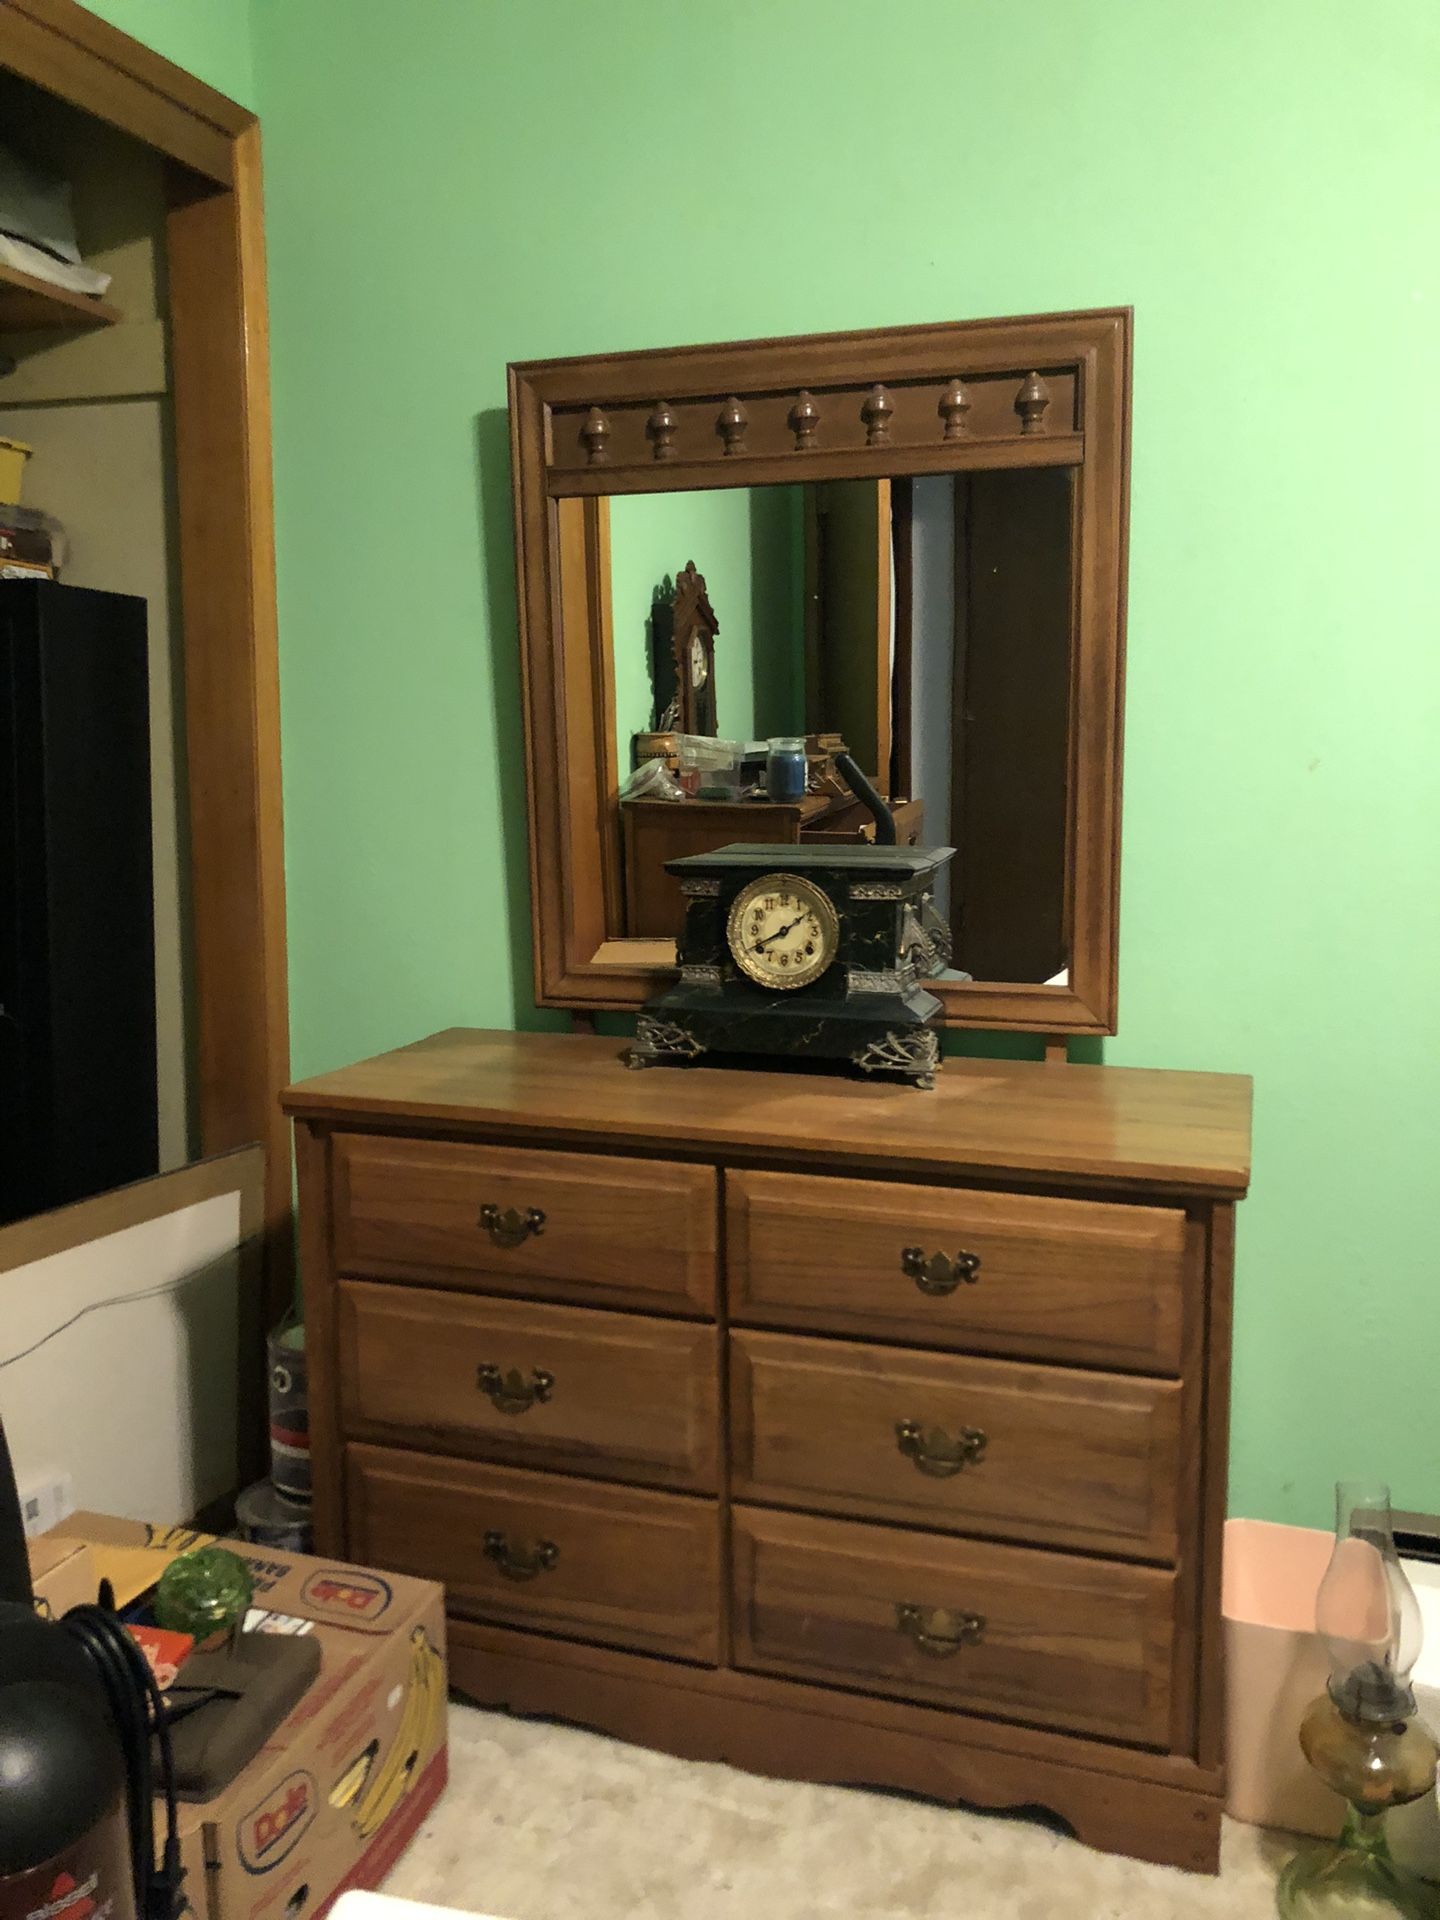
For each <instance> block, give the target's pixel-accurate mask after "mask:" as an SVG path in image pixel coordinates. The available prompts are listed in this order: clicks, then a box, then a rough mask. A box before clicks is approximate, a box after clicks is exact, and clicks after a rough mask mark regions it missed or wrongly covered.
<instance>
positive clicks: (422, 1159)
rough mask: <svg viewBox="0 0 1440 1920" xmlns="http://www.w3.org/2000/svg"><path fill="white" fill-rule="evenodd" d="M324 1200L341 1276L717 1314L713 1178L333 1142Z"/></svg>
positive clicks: (375, 1138) (442, 1148) (458, 1148)
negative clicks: (330, 1206)
mask: <svg viewBox="0 0 1440 1920" xmlns="http://www.w3.org/2000/svg"><path fill="white" fill-rule="evenodd" d="M333 1198H334V1208H335V1260H336V1265H337V1267H338V1268H339V1270H340V1272H341V1273H348V1274H357V1275H360V1276H366V1275H373V1276H375V1277H376V1278H379V1279H387V1280H422V1281H425V1280H429V1281H435V1282H438V1283H439V1284H441V1285H445V1286H478V1287H482V1288H483V1289H485V1291H487V1292H491V1293H511V1292H515V1293H524V1294H526V1295H538V1296H540V1297H542V1298H551V1299H556V1300H573V1301H575V1302H577V1303H578V1304H580V1305H582V1306H587V1305H593V1306H601V1307H603V1306H614V1307H638V1308H640V1309H642V1310H648V1311H651V1312H658V1313H678V1314H690V1315H697V1314H700V1315H703V1314H710V1313H713V1312H714V1308H715V1229H716V1211H717V1203H716V1176H715V1172H714V1169H713V1168H711V1167H686V1166H680V1165H677V1164H674V1163H672V1162H670V1161H666V1160H622V1159H618V1158H616V1157H614V1156H613V1155H609V1154H598V1153H597V1154H588V1153H539V1152H532V1151H531V1150H530V1149H529V1148H519V1147H486V1146H475V1145H472V1144H470V1143H468V1142H465V1141H447V1140H404V1139H390V1138H387V1137H385V1136H382V1135H371V1134H345V1133H342V1134H337V1135H336V1137H335V1145H334V1189H333Z"/></svg>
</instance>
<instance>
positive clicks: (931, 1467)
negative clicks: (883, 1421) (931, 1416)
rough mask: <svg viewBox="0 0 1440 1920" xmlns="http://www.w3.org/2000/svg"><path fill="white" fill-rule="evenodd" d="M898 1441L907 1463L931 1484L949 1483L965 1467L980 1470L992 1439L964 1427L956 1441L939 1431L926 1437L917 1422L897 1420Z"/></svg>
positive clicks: (973, 1428) (935, 1429) (927, 1434)
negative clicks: (928, 1478)
mask: <svg viewBox="0 0 1440 1920" xmlns="http://www.w3.org/2000/svg"><path fill="white" fill-rule="evenodd" d="M895 1440H896V1443H897V1445H898V1446H899V1448H900V1451H901V1453H903V1454H904V1456H905V1458H906V1459H907V1460H913V1461H914V1462H915V1465H916V1468H917V1469H918V1470H919V1471H920V1472H921V1473H928V1474H929V1475H930V1477H931V1479H932V1480H950V1479H953V1477H954V1476H955V1475H956V1474H957V1473H961V1472H963V1471H964V1469H965V1468H966V1467H978V1466H979V1464H980V1462H981V1461H982V1460H983V1459H984V1458H985V1449H986V1447H987V1446H989V1444H990V1441H989V1436H988V1435H986V1434H984V1433H982V1432H981V1431H980V1429H979V1427H961V1429H960V1431H959V1433H958V1434H957V1435H956V1436H955V1438H954V1439H953V1440H951V1439H948V1438H947V1437H946V1435H945V1434H943V1433H942V1432H941V1431H940V1429H939V1427H932V1428H931V1429H930V1431H929V1432H928V1433H926V1431H925V1429H924V1427H923V1426H922V1425H921V1424H920V1422H919V1421H918V1420H897V1421H896V1423H895Z"/></svg>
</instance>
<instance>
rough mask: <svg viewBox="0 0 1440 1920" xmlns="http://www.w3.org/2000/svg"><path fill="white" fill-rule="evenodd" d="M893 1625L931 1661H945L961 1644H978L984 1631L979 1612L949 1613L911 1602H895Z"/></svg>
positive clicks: (964, 1645) (982, 1619)
mask: <svg viewBox="0 0 1440 1920" xmlns="http://www.w3.org/2000/svg"><path fill="white" fill-rule="evenodd" d="M895 1624H896V1626H897V1627H898V1628H899V1629H900V1631H901V1633H903V1634H904V1635H905V1636H906V1638H907V1639H909V1640H913V1641H914V1643H915V1645H916V1646H917V1647H918V1648H919V1649H920V1651H921V1653H928V1654H929V1655H930V1656H931V1657H932V1658H933V1659H935V1660H948V1659H950V1658H951V1656H952V1655H953V1654H957V1653H959V1651H960V1649H961V1648H962V1647H973V1646H976V1645H978V1643H979V1641H980V1638H981V1635H982V1634H983V1633H984V1631H985V1616H984V1614H983V1613H951V1612H949V1611H948V1609H947V1608H945V1607H930V1608H926V1607H917V1606H916V1605H915V1604H914V1602H913V1601H908V1602H907V1601H904V1600H902V1601H899V1602H897V1603H896V1607H895Z"/></svg>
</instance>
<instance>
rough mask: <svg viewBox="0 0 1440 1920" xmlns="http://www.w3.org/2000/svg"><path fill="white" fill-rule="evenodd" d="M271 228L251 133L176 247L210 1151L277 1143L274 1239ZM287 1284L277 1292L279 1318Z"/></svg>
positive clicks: (282, 1030)
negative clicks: (230, 174)
mask: <svg viewBox="0 0 1440 1920" xmlns="http://www.w3.org/2000/svg"><path fill="white" fill-rule="evenodd" d="M261 218H262V215H261V200H260V136H259V129H258V128H257V127H253V126H252V127H250V128H248V129H247V130H246V131H245V132H244V133H243V134H241V135H240V137H239V139H238V140H237V141H236V143H235V184H234V187H233V188H232V189H231V190H230V191H228V192H224V193H207V194H205V195H203V196H201V197H199V198H193V197H182V198H181V199H179V200H178V201H177V203H176V204H175V205H174V206H173V207H172V209H171V213H170V217H169V222H168V229H167V244H168V255H169V278H170V310H171V325H172V334H173V346H172V354H173V367H174V406H175V455H176V470H177V479H178V493H179V534H180V588H181V601H182V608H183V633H184V648H185V712H186V738H187V748H188V756H189V767H190V780H189V791H190V847H191V887H192V899H193V914H194V960H195V988H196V1002H197V1009H198V1020H197V1028H198V1053H199V1060H198V1068H199V1072H198V1078H199V1085H200V1089H201V1115H200V1117H201V1137H202V1141H203V1144H204V1146H205V1147H206V1148H207V1150H211V1151H213V1150H215V1149H216V1148H219V1147H224V1146H230V1145H234V1144H236V1143H237V1142H238V1141H240V1140H242V1139H244V1140H249V1139H254V1138H256V1137H257V1136H258V1137H259V1138H260V1139H262V1140H264V1141H265V1143H266V1145H267V1147H268V1148H269V1150H270V1178H269V1191H268V1196H267V1211H268V1213H269V1216H270V1218H271V1219H272V1221H275V1222H276V1223H277V1224H278V1223H279V1222H280V1221H281V1220H282V1219H284V1218H288V1216H289V1212H290V1180H289V1169H288V1167H287V1164H286V1160H287V1156H286V1138H285V1127H284V1120H283V1116H282V1115H281V1112H280V1108H279V1098H278V1096H279V1093H280V1089H281V1088H282V1087H283V1086H284V1084H285V1082H286V1079H287V1078H288V1074H289V1045H290V1042H289V1019H288V1011H287V1003H286V992H287V983H286V967H285V894H284V884H285V883H284V871H285V869H284V841H283V825H282V819H281V789H280V719H279V709H280V693H279V663H278V653H277V636H276V620H275V551H274V510H273V503H272V492H271V470H270V431H269V370H268V359H267V352H266V349H267V344H268V325H267V318H266V303H265V275H264V241H263V235H262V230H261ZM288 1285H289V1283H288V1280H287V1279H286V1278H284V1277H279V1276H277V1281H276V1285H275V1287H274V1296H275V1297H274V1299H273V1301H272V1305H273V1306H274V1307H275V1308H276V1309H277V1310H280V1309H281V1308H283V1304H284V1296H285V1295H286V1294H287V1293H288Z"/></svg>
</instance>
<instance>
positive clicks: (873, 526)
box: [601, 467, 1073, 986]
mask: <svg viewBox="0 0 1440 1920" xmlns="http://www.w3.org/2000/svg"><path fill="white" fill-rule="evenodd" d="M602 505H603V507H604V508H605V510H606V512H607V514H608V520H609V529H608V532H609V542H608V544H609V559H610V565H609V577H608V581H607V582H603V583H601V584H602V591H608V597H609V623H608V624H609V631H610V635H611V646H612V649H613V684H614V689H615V756H616V765H617V768H618V770H619V780H620V784H621V787H622V790H623V788H624V786H625V784H626V782H627V780H628V778H629V776H631V775H632V774H633V772H634V771H635V769H636V768H645V769H646V771H647V773H654V772H655V763H658V765H659V766H662V767H664V768H665V770H666V771H667V772H668V773H669V774H671V775H672V776H673V778H671V779H670V780H668V781H666V782H665V783H664V794H665V796H666V797H659V796H657V794H656V793H655V792H654V791H653V790H649V791H647V792H646V793H644V794H641V795H639V796H637V797H628V796H626V795H625V794H624V793H623V791H622V793H621V794H620V795H618V796H617V797H616V799H615V801H614V803H613V814H612V818H611V820H610V822H609V826H608V831H609V833H610V834H611V835H612V836H614V837H615V838H616V840H617V843H618V858H619V860H620V863H621V871H622V876H623V896H622V897H623V910H622V915H621V923H620V924H619V925H618V926H616V927H614V928H613V929H612V932H613V934H614V936H615V937H617V938H636V937H639V938H655V939H664V938H669V939H673V938H675V936H676V935H677V934H678V932H679V929H680V924H681V920H682V918H683V914H684V901H683V898H682V896H681V893H680V889H679V885H678V883H677V882H676V881H675V880H674V879H673V878H672V877H671V876H670V875H669V874H667V873H666V871H665V863H666V861H667V860H672V859H674V858H676V857H677V856H678V855H680V854H683V853H701V852H708V851H710V850H712V849H713V848H716V847H720V846H725V845H727V844H728V843H729V842H730V841H732V840H761V841H769V840H772V839H773V840H775V841H776V842H777V844H781V845H784V844H796V843H811V842H816V841H819V842H843V841H847V840H859V839H866V838H873V836H874V825H873V821H872V820H871V817H870V815H869V813H868V812H867V810H866V808H865V807H864V806H863V804H861V803H859V802H858V801H857V800H856V798H855V797H854V795H853V794H851V793H850V791H849V789H848V788H847V787H846V786H845V784H844V782H843V781H842V780H841V779H840V778H839V776H838V775H836V774H835V773H834V771H833V767H832V765H831V751H830V743H831V742H836V743H838V742H842V741H843V743H844V746H845V747H846V748H847V749H848V751H849V752H850V753H851V754H852V755H853V756H854V758H855V760H856V763H857V764H858V766H859V767H860V770H861V771H862V773H864V774H865V775H866V776H867V777H868V778H869V779H870V781H871V782H872V783H873V785H874V786H875V788H876V789H877V791H878V792H879V793H880V794H881V796H882V797H883V798H884V799H885V800H886V801H887V802H888V803H889V805H890V807H891V810H892V812H893V813H894V816H895V825H896V833H897V838H898V839H899V841H900V842H901V843H902V844H905V845H912V846H919V845H948V846H953V847H954V848H955V857H954V859H953V861H952V862H951V865H950V867H949V868H948V869H947V871H946V872H945V873H944V874H943V876H942V879H941V883H940V887H939V888H938V889H937V899H936V904H937V906H939V908H940V910H941V912H942V913H943V914H944V915H945V917H946V918H947V919H948V921H949V923H950V928H951V937H952V942H953V949H954V956H955V958H954V965H955V970H956V975H957V977H959V978H965V977H969V978H973V979H980V980H1015V981H1024V982H1028V983H1032V984H1050V985H1057V986H1059V985H1063V984H1064V981H1065V972H1066V968H1067V964H1068V953H1067V945H1066V942H1067V932H1066V925H1065V900H1066V796H1067V778H1066V770H1067V761H1068V728H1069V700H1070V672H1071V657H1070V655H1071V648H1070V627H1071V605H1072V599H1073V587H1072V571H1073V567H1072V554H1071V518H1072V511H1073V502H1072V480H1071V475H1070V473H1069V472H1068V471H1067V470H1066V469H1064V468H1056V467H1048V468H1038V469H1033V470H1024V469H1021V470H1019V471H1010V472H988V473H973V474H930V475H920V476H916V477H914V478H911V477H909V476H896V477H891V476H885V477H881V478H875V479H862V480H832V481H822V482H819V483H816V484H812V485H805V486H783V485H777V486H768V487H736V488H727V489H724V490H711V491H692V492H684V493H647V494H631V495H628V496H627V495H621V496H617V497H614V498H607V499H605V500H604V501H603V502H602ZM697 581H698V583H699V584H698V587H697V584H696V582H697ZM677 734H679V735H706V736H712V737H716V738H717V739H718V740H719V741H722V742H726V743H732V745H733V748H734V750H735V757H734V763H733V764H732V765H731V766H729V767H718V768H717V767H713V766H712V767H709V768H706V769H703V770H700V771H697V772H694V773H690V772H688V770H687V769H685V768H684V767H682V765H681V763H680V756H679V754H678V753H677V751H676V747H677V742H676V739H675V736H676V735H677ZM802 735H803V736H806V737H807V739H808V742H809V754H808V761H807V770H808V779H807V783H806V784H807V791H806V793H805V794H804V796H803V798H801V799H800V800H799V801H798V802H797V801H794V800H790V801H776V800H774V799H773V798H772V797H770V795H769V794H768V792H767V782H766V773H765V763H764V743H765V742H766V741H767V740H769V739H771V738H773V737H776V736H792V737H793V736H802ZM742 753H743V754H744V757H743V758H742V757H741V756H742ZM682 789H689V790H682Z"/></svg>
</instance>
